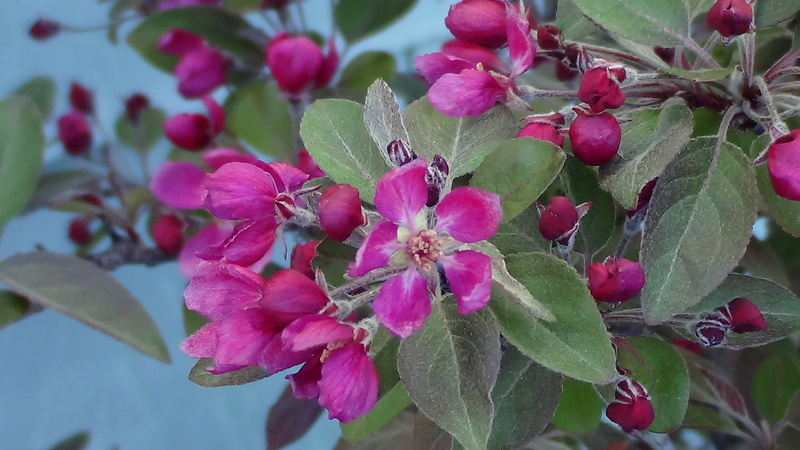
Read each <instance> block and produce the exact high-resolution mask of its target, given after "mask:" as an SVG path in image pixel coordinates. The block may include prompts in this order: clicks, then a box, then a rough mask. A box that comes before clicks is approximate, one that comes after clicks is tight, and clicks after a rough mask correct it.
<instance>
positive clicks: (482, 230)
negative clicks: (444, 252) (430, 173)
mask: <svg viewBox="0 0 800 450" xmlns="http://www.w3.org/2000/svg"><path fill="white" fill-rule="evenodd" d="M502 217H503V211H502V209H500V197H498V196H497V194H492V193H489V192H486V191H482V190H480V189H478V188H474V187H466V186H464V187H458V188H455V189H453V190H452V191H450V193H449V194H447V195H445V196H444V198H443V199H442V201H441V202H439V204H438V205H436V227H435V228H434V229H435V230H436V231H446V232H448V233H450V236H453V237H454V238H456V239H458V240H459V241H461V242H467V243H472V242H478V241H483V240H485V239H489V238H490V237H492V235H493V234H494V233H495V231H497V227H498V226H499V225H500V219H501V218H502Z"/></svg>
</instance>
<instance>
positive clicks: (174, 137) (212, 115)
mask: <svg viewBox="0 0 800 450" xmlns="http://www.w3.org/2000/svg"><path fill="white" fill-rule="evenodd" d="M202 100H203V104H204V105H205V106H206V109H207V110H208V116H204V115H202V114H190V113H181V114H177V115H174V116H172V117H170V118H169V119H167V120H166V121H165V122H164V134H165V135H166V136H167V139H169V140H170V141H171V142H172V143H173V144H175V145H177V146H178V147H180V148H182V149H184V150H189V151H196V150H202V149H204V148H205V147H206V146H208V144H210V143H211V140H212V139H213V138H214V137H215V136H216V135H218V134H219V133H220V132H221V131H222V129H223V128H224V127H225V111H224V110H223V109H222V108H221V107H220V106H219V104H217V102H216V101H214V99H213V98H211V97H209V96H205V97H203V98H202Z"/></svg>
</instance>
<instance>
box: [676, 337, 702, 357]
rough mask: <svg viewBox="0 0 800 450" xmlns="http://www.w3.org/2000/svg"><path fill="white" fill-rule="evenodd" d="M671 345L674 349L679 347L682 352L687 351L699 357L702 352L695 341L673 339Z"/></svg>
mask: <svg viewBox="0 0 800 450" xmlns="http://www.w3.org/2000/svg"><path fill="white" fill-rule="evenodd" d="M672 345H674V346H675V347H680V348H682V349H684V350H688V351H690V352H692V353H695V354H697V355H700V354H702V352H703V347H702V346H701V345H700V344H698V343H697V342H695V341H690V340H689V339H673V340H672Z"/></svg>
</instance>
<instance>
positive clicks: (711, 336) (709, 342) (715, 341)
mask: <svg viewBox="0 0 800 450" xmlns="http://www.w3.org/2000/svg"><path fill="white" fill-rule="evenodd" d="M727 332H728V325H727V324H726V323H723V322H721V321H719V320H717V319H713V318H705V319H702V320H700V321H699V322H697V323H696V324H695V325H694V334H695V335H697V339H699V340H700V344H701V345H702V346H703V347H716V346H718V345H720V344H722V343H723V342H725V334H726V333H727Z"/></svg>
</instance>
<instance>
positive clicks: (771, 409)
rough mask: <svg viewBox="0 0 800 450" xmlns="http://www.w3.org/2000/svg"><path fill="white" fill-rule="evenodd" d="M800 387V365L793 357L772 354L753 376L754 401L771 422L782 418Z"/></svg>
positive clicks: (759, 410)
mask: <svg viewBox="0 0 800 450" xmlns="http://www.w3.org/2000/svg"><path fill="white" fill-rule="evenodd" d="M798 389H800V367H798V366H797V362H795V361H794V360H793V359H792V358H789V357H786V356H778V355H772V356H770V357H769V358H767V359H766V360H764V362H763V363H761V365H760V366H759V367H758V370H756V374H755V376H754V377H753V387H752V393H753V403H755V405H756V409H758V412H760V413H761V415H762V416H764V418H765V419H767V420H769V421H770V422H771V423H776V422H777V421H779V420H781V419H782V418H783V416H784V414H786V411H787V408H788V407H789V403H790V401H791V399H792V397H793V396H794V394H795V393H796V392H798Z"/></svg>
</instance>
